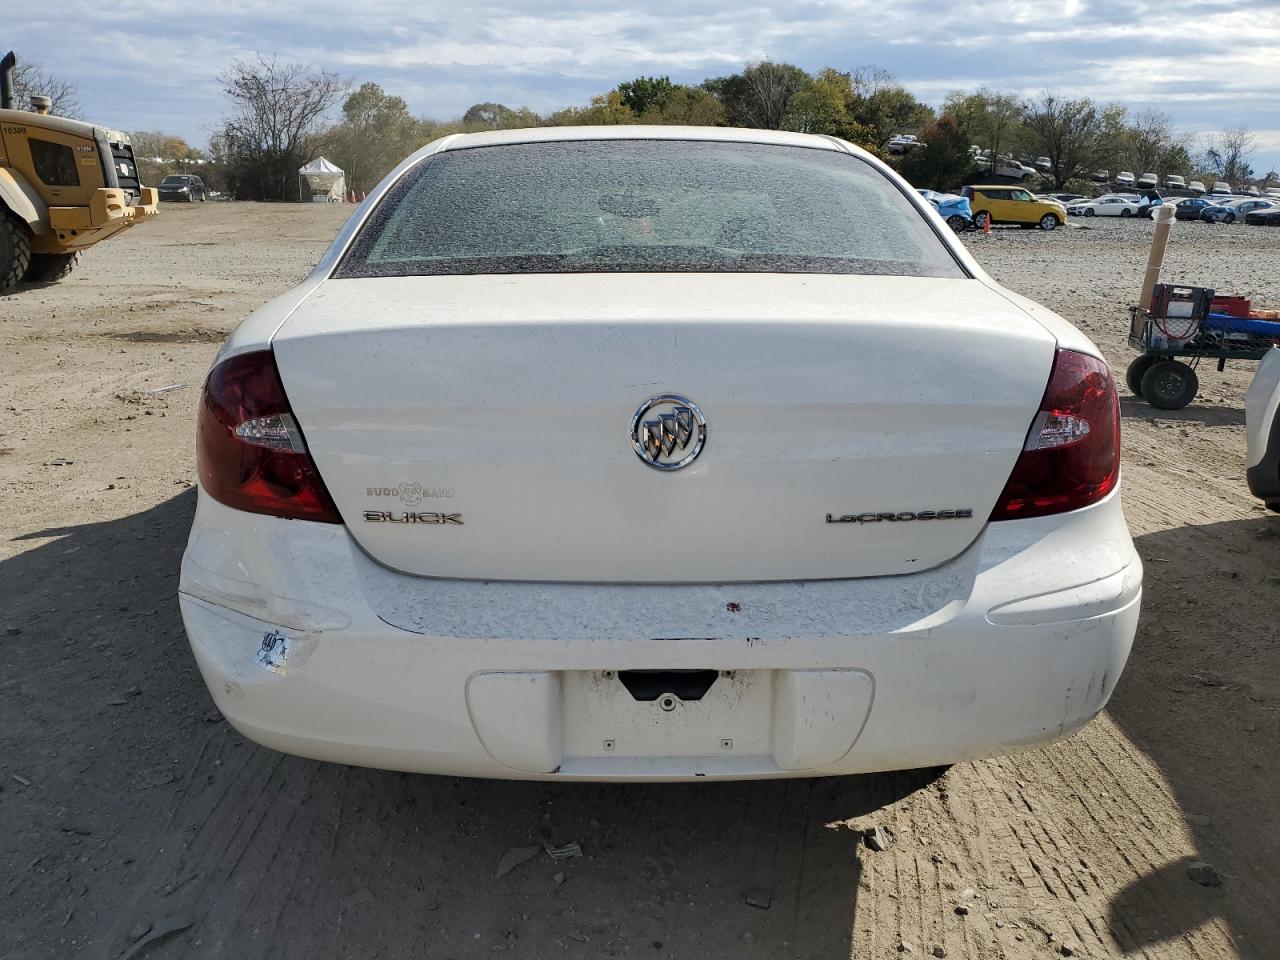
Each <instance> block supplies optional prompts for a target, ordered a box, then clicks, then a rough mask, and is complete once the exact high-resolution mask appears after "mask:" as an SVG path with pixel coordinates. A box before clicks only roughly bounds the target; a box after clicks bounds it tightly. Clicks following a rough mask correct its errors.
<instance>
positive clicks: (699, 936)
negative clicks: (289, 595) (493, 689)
mask: <svg viewBox="0 0 1280 960" xmlns="http://www.w3.org/2000/svg"><path fill="white" fill-rule="evenodd" d="M349 211H350V208H349V207H345V206H319V205H316V206H301V205H297V206H255V205H250V204H205V205H194V206H191V207H183V206H166V208H165V210H164V211H163V215H162V216H161V217H159V218H157V220H156V221H154V222H152V223H149V224H147V225H145V226H142V227H139V228H137V229H136V230H133V231H130V232H129V233H128V234H127V235H125V236H123V237H121V238H119V239H118V240H115V241H113V242H111V243H109V244H106V245H104V246H103V247H101V248H100V249H97V250H94V251H91V252H90V253H88V254H87V255H86V257H85V260H84V263H83V265H82V268H81V269H80V270H79V272H78V273H77V274H76V275H74V276H73V277H72V278H71V279H70V280H68V281H66V282H64V283H62V284H58V285H56V286H49V287H43V288H27V289H23V290H20V291H19V292H18V293H16V294H15V295H13V296H9V297H5V298H0V630H3V633H0V956H2V957H5V958H10V957H12V958H23V960H27V958H32V960H43V958H49V960H62V958H67V957H80V956H84V957H91V958H103V960H107V958H119V957H122V956H129V957H132V956H135V955H139V956H143V957H146V958H177V957H184V958H185V957H194V958H204V957H228V958H235V960H242V958H243V960H252V958H266V957H288V958H292V957H297V958H306V960H318V958H353V960H373V958H383V960H392V958H449V957H454V958H460V957H487V956H490V955H493V954H500V953H503V952H506V953H509V954H511V955H513V956H518V957H528V958H542V957H550V958H555V957H562V956H563V957H655V958H694V960H718V958H735V960H736V958H747V960H752V958H778V960H784V958H845V957H849V956H850V955H851V954H852V955H855V956H857V957H859V958H864V957H865V958H872V957H886V958H887V957H896V956H899V955H900V954H910V953H914V954H915V955H918V956H942V955H943V954H942V953H939V952H938V950H942V951H945V956H948V957H956V958H1024V957H1025V958H1031V957H1051V956H1055V955H1068V951H1069V952H1070V955H1074V956H1078V957H1091V958H1101V957H1113V956H1139V957H1149V958H1161V960H1164V958H1170V960H1172V958H1184V957H1195V958H1201V960H1216V958H1223V957H1235V956H1240V957H1256V958H1271V957H1276V956H1280V816H1278V814H1280V799H1278V798H1277V790H1276V787H1277V785H1278V784H1280V777H1278V776H1277V772H1276V771H1277V760H1278V759H1280V738H1278V737H1277V734H1278V733H1280V722H1278V720H1280V646H1278V644H1277V631H1276V628H1275V620H1276V611H1277V604H1276V600H1277V591H1278V589H1280V586H1278V585H1280V517H1270V516H1267V515H1265V514H1264V512H1263V511H1262V510H1261V509H1260V507H1259V506H1258V505H1257V504H1256V503H1254V502H1253V501H1252V500H1251V499H1250V497H1249V495H1248V491H1247V489H1246V487H1245V483H1244V431H1243V427H1242V424H1243V411H1242V406H1241V398H1242V395H1243V391H1244V389H1245V387H1246V386H1247V383H1248V379H1249V377H1250V375H1251V369H1249V368H1248V365H1242V368H1241V369H1240V370H1238V371H1237V370H1228V371H1227V372H1225V373H1223V374H1219V373H1217V372H1216V371H1213V370H1211V369H1205V370H1204V371H1202V373H1203V377H1202V390H1201V394H1202V395H1201V397H1200V398H1199V399H1198V401H1197V402H1196V403H1195V404H1194V405H1193V406H1191V407H1189V408H1187V409H1186V410H1184V411H1180V412H1178V413H1173V414H1159V413H1157V412H1156V411H1154V410H1152V409H1151V408H1150V407H1148V406H1146V405H1145V404H1143V403H1141V402H1140V401H1136V400H1134V399H1132V398H1129V397H1128V396H1127V393H1126V397H1125V399H1124V402H1123V407H1124V416H1125V422H1124V431H1125V432H1124V468H1125V479H1124V484H1125V502H1126V509H1127V513H1128V517H1129V522H1130V524H1131V526H1132V529H1133V533H1134V536H1135V538H1136V540H1137V545H1138V549H1139V551H1140V552H1141V554H1142V557H1143V559H1144V561H1145V562H1146V570H1147V581H1146V583H1147V592H1146V597H1145V602H1144V610H1143V615H1142V622H1141V625H1140V628H1139V632H1138V638H1137V642H1136V644H1135V647H1134V652H1133V656H1132V659H1131V660H1130V663H1129V667H1128V670H1127V672H1126V673H1125V675H1124V677H1123V678H1122V680H1121V682H1120V685H1119V687H1118V689H1117V691H1116V694H1115V697H1114V699H1113V701H1112V703H1111V706H1110V708H1109V709H1108V710H1107V711H1106V712H1105V713H1104V714H1103V715H1102V716H1100V717H1099V718H1098V719H1097V720H1096V721H1095V722H1093V723H1092V724H1090V725H1089V726H1088V727H1086V728H1085V729H1084V730H1083V731H1081V732H1080V733H1078V734H1076V735H1075V736H1073V737H1071V738H1069V739H1067V740H1065V741H1062V742H1059V743H1056V744H1053V745H1051V746H1049V747H1046V748H1043V749H1037V750H1032V751H1029V752H1025V753H1022V754H1020V755H1018V756H1015V757H1011V758H1006V759H1001V760H993V761H988V762H983V763H972V764H961V765H959V766H956V767H954V768H952V769H951V770H950V771H947V772H945V773H940V772H936V771H935V772H933V773H913V774H894V775H885V776H868V777H852V778H843V779H825V780H798V781H777V782H763V783H748V784H693V785H674V786H673V785H642V786H634V785H617V786H612V785H575V784H550V785H548V784H530V783H505V782H488V781H467V780H452V779H447V778H436V777H424V776H406V775H403V774H396V773H384V772H380V771H376V770H363V769H355V768H347V767H341V766H333V765H326V764H320V763H314V762H310V761H307V760H301V759H296V758H292V757H286V756H282V755H280V754H277V753H273V752H271V751H269V750H265V749H262V748H259V747H256V746H254V745H252V744H250V743H248V742H246V741H245V740H243V739H242V738H241V737H240V736H239V735H238V734H236V733H235V732H234V731H233V730H231V729H230V728H229V727H228V726H227V724H226V723H225V722H223V721H222V720H221V718H220V717H219V715H218V714H217V712H216V711H215V710H213V708H212V705H211V702H210V700H209V698H208V695H207V694H206V692H205V689H204V686H203V684H202V682H201V680H200V678H199V676H198V674H197V671H196V668H195V664H194V662H193V661H192V658H191V656H190V653H189V650H188V647H187V643H186V639H185V637H184V634H183V630H182V624H181V621H180V619H179V615H178V606H177V602H176V597H175V591H176V589H177V571H178V562H179V558H180V556H181V552H182V549H183V546H184V544H185V540H186V533H187V528H188V526H189V523H190V518H191V513H192V510H193V507H194V501H195V491H194V489H193V488H192V484H193V481H194V464H193V442H192V441H193V412H194V407H195V402H196V398H197V395H198V389H199V384H200V382H201V380H202V378H203V375H204V373H205V371H206V370H207V368H208V366H209V364H210V361H211V360H212V358H213V356H214V353H215V351H216V350H217V346H218V344H219V342H220V341H221V340H222V339H223V337H224V336H225V335H226V333H227V332H228V331H229V330H230V329H231V328H232V327H233V326H234V325H235V324H236V323H237V322H238V321H239V320H240V318H241V317H243V316H244V315H245V314H246V313H248V312H249V311H250V310H252V309H253V308H255V307H256V306H258V305H259V304H261V303H263V302H264V301H266V300H268V299H269V298H271V297H272V296H274V295H275V294H276V293H278V292H281V291H283V290H284V289H286V288H287V287H288V286H290V285H291V284H293V283H294V282H295V281H296V280H298V279H299V278H300V277H301V276H302V275H303V274H304V272H305V271H306V270H307V269H308V267H309V266H310V265H311V264H312V263H313V262H314V261H315V260H316V259H317V257H318V256H319V254H320V253H321V251H322V250H323V248H324V246H325V245H326V243H327V242H328V240H329V238H330V237H332V235H333V234H334V232H335V231H336V230H337V228H338V226H339V224H340V223H341V221H342V220H343V218H344V217H345V216H346V215H347V213H349ZM1091 226H1092V227H1093V228H1092V229H1089V230H1062V231H1057V232H1055V233H1053V234H1044V233H1040V232H1034V233H1032V232H1022V231H1017V230H997V231H995V232H994V233H993V234H992V235H991V236H990V237H982V236H975V237H972V238H971V239H970V240H969V241H968V242H969V243H970V244H971V246H972V247H973V249H974V250H975V252H976V254H977V256H978V257H979V258H980V259H981V260H982V261H983V262H984V263H985V264H986V265H987V266H988V268H989V269H990V270H991V271H992V272H993V273H994V274H995V275H996V276H997V277H998V278H999V279H1001V280H1002V281H1003V282H1005V283H1007V284H1008V285H1010V286H1012V287H1014V288H1015V289H1018V290H1019V291H1021V292H1023V293H1026V294H1028V295H1030V296H1032V297H1035V298H1037V299H1039V300H1041V301H1042V302H1044V303H1046V304H1047V305H1048V306H1050V307H1052V308H1054V309H1056V310H1058V311H1060V312H1061V313H1063V314H1064V315H1065V316H1067V317H1068V318H1069V319H1071V320H1073V321H1075V322H1076V323H1078V324H1080V325H1081V326H1083V327H1084V328H1085V329H1086V330H1087V331H1088V332H1089V333H1090V334H1091V335H1092V336H1093V337H1094V338H1095V339H1096V340H1097V341H1098V342H1099V343H1100V344H1101V346H1102V347H1103V349H1104V350H1105V351H1106V353H1107V355H1108V356H1109V358H1110V359H1111V361H1112V363H1113V365H1116V366H1117V369H1118V370H1120V369H1122V368H1123V365H1124V364H1125V363H1126V362H1127V361H1128V359H1129V354H1128V352H1127V350H1126V348H1125V346H1124V324H1125V318H1124V312H1123V308H1124V305H1125V304H1126V303H1127V302H1129V301H1130V300H1131V299H1133V298H1134V297H1135V296H1136V288H1137V286H1138V284H1139V280H1140V278H1141V271H1142V267H1143V263H1144V261H1145V255H1146V248H1147V243H1148V237H1149V234H1150V230H1151V225H1150V224H1149V223H1145V222H1127V221H1126V222H1107V221H1101V220H1099V221H1098V222H1097V223H1096V224H1092V225H1091ZM1168 275H1169V276H1170V277H1171V278H1174V279H1178V280H1183V281H1195V282H1199V283H1203V284H1208V285H1216V286H1217V287H1219V288H1220V289H1223V290H1235V291H1239V292H1244V293H1250V294H1253V295H1254V296H1255V297H1257V298H1259V299H1266V300H1268V301H1269V302H1270V303H1271V304H1273V305H1278V306H1280V230H1265V229H1259V228H1248V227H1243V226H1217V227H1214V226H1210V225H1201V224H1178V225H1177V227H1176V228H1175V232H1174V242H1173V246H1172V249H1171V253H1170V258H1169V271H1168ZM1122 390H1123V388H1122ZM876 824H878V825H881V826H884V827H887V828H888V829H889V830H890V831H891V833H892V842H891V843H890V845H889V847H888V849H887V850H885V851H883V852H874V851H872V850H871V849H869V848H868V847H866V846H865V845H863V843H862V842H861V836H862V831H863V830H866V829H868V828H870V827H871V826H872V825H876ZM544 841H545V842H548V843H551V844H563V843H567V842H570V841H576V842H578V843H579V844H580V845H581V848H582V852H583V856H582V857H581V858H577V859H568V860H563V861H553V860H551V859H550V858H549V857H548V856H547V855H546V854H545V853H544V854H539V855H538V856H537V858H536V859H534V860H532V861H530V862H527V863H524V864H522V865H520V866H518V867H516V868H515V869H514V870H513V871H512V872H511V873H509V874H507V875H506V876H504V877H502V878H501V879H495V878H494V874H495V869H496V866H497V864H498V862H499V859H500V858H501V857H502V856H503V853H504V852H505V851H507V850H508V849H509V848H512V847H519V846H525V845H531V844H541V843H543V842H544ZM1197 860H1205V861H1208V862H1209V863H1211V864H1212V865H1213V867H1214V868H1215V869H1216V871H1217V873H1218V874H1219V875H1220V877H1221V879H1222V885H1221V886H1220V887H1206V886H1201V885H1199V884H1197V883H1195V882H1193V881H1192V879H1191V878H1190V877H1189V874H1188V870H1187V867H1188V864H1189V863H1191V862H1193V861H1197ZM749 901H755V902H756V905H752V903H751V902H749ZM961 908H963V910H964V911H967V912H964V913H962V912H961ZM188 924H189V925H188ZM174 926H179V927H182V928H183V929H181V930H178V931H176V932H173V933H171V934H169V935H167V936H164V937H158V938H157V939H154V940H149V939H148V937H149V936H151V935H153V934H156V935H158V934H160V933H162V932H163V931H165V930H167V929H170V928H171V927H174ZM148 929H150V930H151V931H152V933H151V934H146V933H145V931H147V930H148ZM139 938H141V939H139ZM135 941H136V942H135Z"/></svg>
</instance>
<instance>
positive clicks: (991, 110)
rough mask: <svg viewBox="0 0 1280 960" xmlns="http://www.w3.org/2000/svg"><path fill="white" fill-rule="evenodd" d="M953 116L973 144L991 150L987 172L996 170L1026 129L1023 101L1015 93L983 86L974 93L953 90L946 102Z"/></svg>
mask: <svg viewBox="0 0 1280 960" xmlns="http://www.w3.org/2000/svg"><path fill="white" fill-rule="evenodd" d="M943 113H944V114H945V115H946V116H948V117H950V118H951V120H952V122H953V123H955V124H956V126H957V127H959V129H960V130H961V131H963V132H964V134H965V136H966V137H968V138H969V142H970V143H971V144H977V145H978V146H980V147H983V148H985V149H987V150H990V151H991V158H990V161H989V166H988V168H987V172H993V171H994V170H995V167H996V162H997V160H998V159H999V157H1000V156H1001V155H1002V154H1003V153H1008V152H1009V151H1011V150H1013V149H1014V148H1015V147H1017V145H1018V139H1019V136H1020V134H1021V132H1022V120H1023V117H1022V101H1021V100H1019V99H1018V98H1017V97H1015V96H1013V95H1012V94H1008V93H996V92H995V91H992V90H988V89H987V88H985V87H983V88H982V89H980V90H978V91H976V92H974V93H968V94H966V93H960V92H957V93H952V94H949V95H948V96H947V99H946V101H945V102H944V104H943Z"/></svg>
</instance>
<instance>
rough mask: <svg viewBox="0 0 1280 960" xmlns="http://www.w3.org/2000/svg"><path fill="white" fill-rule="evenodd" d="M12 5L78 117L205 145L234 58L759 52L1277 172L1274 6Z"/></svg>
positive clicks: (878, 1)
mask: <svg viewBox="0 0 1280 960" xmlns="http://www.w3.org/2000/svg"><path fill="white" fill-rule="evenodd" d="M47 8H48V9H49V10H50V15H49V16H48V17H42V16H41V14H40V13H39V11H38V9H31V8H28V9H25V10H24V14H23V16H22V17H21V18H6V20H7V21H8V22H7V23H6V25H5V31H4V33H5V35H4V37H3V40H2V41H0V42H5V43H8V44H10V45H12V46H13V47H14V48H15V49H16V50H17V52H18V55H19V56H20V57H22V58H24V59H26V60H31V61H35V62H37V63H39V64H40V65H41V66H42V67H44V68H45V69H46V70H49V71H52V72H55V73H58V74H61V75H64V76H66V77H69V78H72V79H74V80H75V81H76V82H77V84H78V87H79V100H80V101H81V103H82V104H83V108H84V110H83V112H84V115H85V117H86V118H88V119H92V120H94V121H95V122H98V123H102V124H105V125H108V126H111V127H114V128H117V129H123V130H163V131H165V132H169V133H174V134H177V135H179V136H182V137H184V138H185V139H186V140H188V142H190V143H192V144H193V145H195V146H203V145H205V144H206V143H207V141H208V138H209V134H210V132H211V131H212V130H213V129H214V126H215V124H216V122H217V119H218V118H219V117H220V116H221V115H222V114H223V112H224V111H225V109H226V103H225V100H224V98H223V95H222V92H221V87H220V85H219V83H218V75H219V74H220V73H221V72H222V71H223V70H224V69H225V67H226V65H227V64H228V63H229V62H230V61H231V60H233V59H234V58H237V57H240V58H248V57H253V56H254V55H255V54H258V53H262V54H266V55H277V56H278V57H280V59H282V60H285V61H288V62H296V63H306V64H311V65H313V66H315V67H317V68H320V67H324V68H326V69H330V70H334V71H336V72H338V73H339V74H341V75H342V76H343V77H344V78H347V79H349V80H351V81H352V82H353V84H357V85H358V84H360V83H363V82H365V81H369V80H372V81H374V82H376V83H378V84H380V85H381V86H382V87H383V88H384V89H385V90H386V91H388V92H389V93H395V94H398V95H400V96H402V97H404V98H405V100H407V101H408V103H409V106H410V109H411V110H412V111H413V112H414V113H415V114H417V115H420V116H422V115H425V116H431V117H435V118H438V119H450V118H453V117H456V116H458V115H460V114H461V113H462V112H463V111H465V110H466V108H467V107H468V106H470V105H471V104H473V103H477V102H481V101H495V102H499V103H505V104H507V105H509V106H513V107H518V106H528V107H532V108H533V109H535V110H537V111H539V112H549V111H551V110H554V109H558V108H560V107H564V106H568V105H570V104H585V103H586V102H587V101H588V99H589V98H590V97H591V96H592V95H593V94H596V93H600V92H603V91H605V90H608V89H611V88H612V87H614V86H616V85H617V84H618V83H619V82H621V81H623V80H628V79H631V78H632V77H635V76H638V75H654V76H656V75H662V74H666V75H668V76H670V77H671V78H672V79H673V80H675V81H677V82H685V83H699V82H701V81H702V80H703V79H705V78H706V77H710V76H720V75H724V74H728V73H733V72H735V71H737V70H739V69H741V67H742V65H743V64H745V63H747V62H752V61H757V60H762V59H769V60H775V61H785V62H790V63H795V64H798V65H799V66H801V67H803V68H805V69H806V70H810V71H815V70H818V69H820V68H822V67H825V66H834V67H836V68H837V69H841V70H849V69H852V68H854V67H856V66H859V65H862V66H878V67H883V68H885V69H887V70H888V71H890V72H891V73H892V74H894V75H895V76H896V77H897V79H898V80H899V81H900V82H901V83H903V84H904V85H905V86H906V87H907V88H908V89H909V90H911V91H912V92H913V93H914V94H915V95H916V96H917V97H919V98H920V99H922V100H924V101H926V102H928V103H931V104H934V105H937V104H938V103H940V102H941V100H942V98H943V97H944V96H945V95H946V94H947V93H948V92H949V91H951V90H957V89H974V88H976V87H979V86H984V85H985V86H988V87H991V88H993V89H998V90H1007V91H1012V92H1015V93H1018V94H1021V95H1024V96H1034V95H1035V94H1037V93H1039V92H1041V91H1044V90H1049V91H1052V92H1054V93H1060V94H1063V95H1067V96H1082V95H1083V96H1090V97H1093V98H1095V99H1098V100H1101V101H1105V102H1112V101H1114V102H1119V103H1123V104H1124V105H1126V106H1128V107H1129V108H1131V109H1132V110H1145V109H1150V108H1156V109H1159V110H1162V111H1164V112H1165V113H1166V114H1168V116H1169V117H1170V119H1171V121H1172V124H1173V127H1174V129H1175V130H1177V131H1179V132H1180V133H1185V134H1188V135H1191V136H1193V137H1195V138H1197V143H1196V144H1195V146H1196V147H1199V146H1201V145H1202V142H1203V138H1204V136H1206V135H1207V134H1209V133H1211V132H1212V131H1215V130H1222V129H1224V128H1229V127H1237V126H1242V125H1243V126H1246V127H1248V128H1249V129H1250V130H1251V131H1253V133H1254V134H1255V135H1256V150H1255V153H1254V154H1253V155H1252V156H1251V157H1250V161H1251V163H1252V164H1253V167H1254V169H1255V171H1257V172H1259V173H1264V172H1266V171H1267V170H1270V169H1275V168H1280V0H1162V2H1160V3H1155V2H1146V0H1107V2H1091V0H1005V2H1003V3H999V4H989V3H988V4H981V5H974V6H973V8H972V10H970V9H966V8H964V7H963V6H961V5H959V4H956V3H946V2H937V0H903V2H893V0H789V2H787V3H775V4H769V5H751V4H750V3H749V2H748V3H740V4H727V3H715V2H712V0H649V2H647V3H644V4H636V3H626V4H623V3H618V2H616V0H530V2H526V3H514V2H506V3H502V2H497V3H494V2H483V0H478V2H457V0H454V2H450V3H442V2H438V0H419V2H417V3H414V2H411V0H356V2H354V3H353V2H351V0H341V2H338V0H294V2H293V3H281V2H262V0H207V2H204V3H191V2H187V3H182V4H178V3H173V2H163V0H112V2H111V3H102V2H101V0H58V3H57V4H48V5H47Z"/></svg>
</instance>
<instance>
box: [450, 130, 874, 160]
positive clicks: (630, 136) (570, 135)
mask: <svg viewBox="0 0 1280 960" xmlns="http://www.w3.org/2000/svg"><path fill="white" fill-rule="evenodd" d="M572 140H705V141H711V142H720V143H762V144H773V145H776V146H787V147H809V148H811V149H818V150H831V151H835V152H839V153H845V152H847V151H849V150H852V151H854V152H856V153H858V154H859V155H862V154H864V153H865V151H863V150H860V149H858V148H857V147H854V146H853V145H852V144H848V145H846V144H845V143H844V142H843V141H840V140H837V139H835V138H834V137H826V136H818V135H816V134H811V133H791V132H789V131H785V130H753V129H747V128H744V127H684V126H674V125H672V126H668V125H665V124H664V125H660V126H659V125H649V124H630V123H628V124H612V125H609V126H584V127H526V128H521V129H517V130H486V131H483V132H481V133H459V134H455V135H454V136H452V137H449V138H448V141H447V142H446V143H444V144H442V145H441V146H440V150H441V152H445V151H449V150H467V149H470V148H472V147H494V146H499V145H504V144H513V143H555V142H563V141H572Z"/></svg>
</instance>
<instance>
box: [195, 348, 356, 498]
mask: <svg viewBox="0 0 1280 960" xmlns="http://www.w3.org/2000/svg"><path fill="white" fill-rule="evenodd" d="M196 469H197V470H198V471H199V474H200V483H201V485H202V486H203V487H204V489H205V492H206V493H208V494H209V495H210V496H211V497H213V498H214V499H215V500H217V501H219V502H220V503H225V504H226V505H227V506H228V507H235V508H236V509H237V510H247V511H248V512H250V513H266V514H270V515H271V516H273V517H287V518H289V519H292V520H318V521H320V522H322V523H341V522H342V518H341V517H340V516H338V510H337V508H336V507H335V506H334V505H333V500H332V498H330V496H329V491H328V490H326V489H325V486H324V482H323V481H322V480H321V479H320V474H318V473H317V472H316V467H315V464H314V463H312V462H311V455H310V454H308V453H307V447H306V444H305V443H304V442H303V439H302V432H301V431H300V430H299V429H298V424H297V421H295V420H294V419H293V412H292V411H291V410H290V409H289V401H288V398H286V397H285V395H284V386H283V385H282V384H281V383H280V374H279V373H278V372H277V370H276V360H275V356H274V355H273V354H272V352H271V351H270V350H260V351H257V352H255V353H242V354H240V355H239V356H235V357H231V358H230V359H229V360H224V361H223V362H222V363H220V364H218V365H217V366H216V367H214V368H213V370H212V371H211V372H210V373H209V379H208V380H206V381H205V384H204V396H203V397H201V399H200V413H199V416H198V417H197V426H196Z"/></svg>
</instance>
